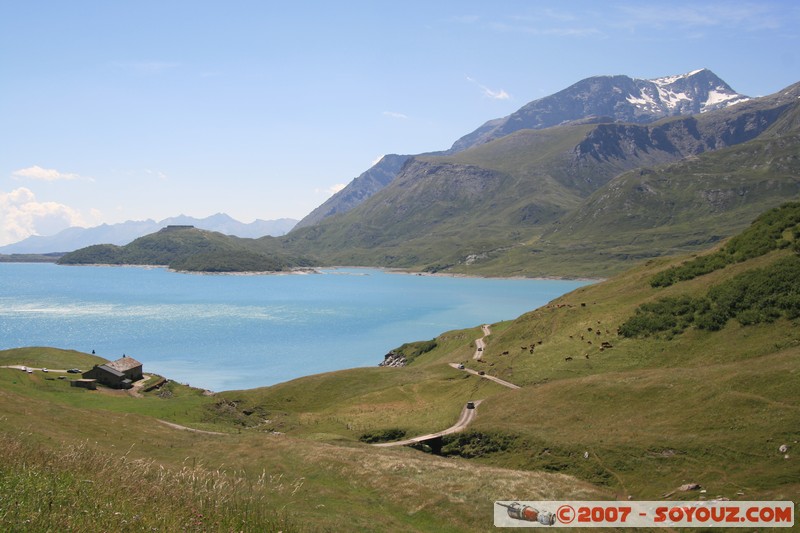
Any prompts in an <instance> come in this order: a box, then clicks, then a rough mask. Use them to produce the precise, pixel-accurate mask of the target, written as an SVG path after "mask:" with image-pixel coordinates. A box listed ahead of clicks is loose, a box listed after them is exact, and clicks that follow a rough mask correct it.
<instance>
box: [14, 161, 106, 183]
mask: <svg viewBox="0 0 800 533" xmlns="http://www.w3.org/2000/svg"><path fill="white" fill-rule="evenodd" d="M11 176H13V177H14V178H16V179H20V178H27V179H32V180H41V181H59V180H79V179H83V180H89V181H94V180H93V179H92V178H84V177H82V176H80V175H78V174H72V173H68V172H60V171H58V170H56V169H54V168H42V167H40V166H39V165H33V166H32V167H28V168H21V169H19V170H15V171H14V172H12V173H11Z"/></svg>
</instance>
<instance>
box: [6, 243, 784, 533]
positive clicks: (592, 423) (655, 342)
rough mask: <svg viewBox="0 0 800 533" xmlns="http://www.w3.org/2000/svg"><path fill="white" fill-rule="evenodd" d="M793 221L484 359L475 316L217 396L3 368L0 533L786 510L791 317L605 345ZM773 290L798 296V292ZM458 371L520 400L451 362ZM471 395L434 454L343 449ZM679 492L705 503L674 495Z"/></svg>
mask: <svg viewBox="0 0 800 533" xmlns="http://www.w3.org/2000/svg"><path fill="white" fill-rule="evenodd" d="M793 231H794V230H793ZM793 231H788V230H787V231H784V232H783V233H781V234H780V239H781V241H783V240H786V239H788V241H787V243H784V244H781V245H780V246H778V247H776V248H775V249H772V251H765V252H764V253H763V254H762V255H758V256H755V257H751V258H750V259H747V260H746V261H742V262H738V263H732V264H728V265H727V266H725V267H724V268H721V269H718V270H715V271H713V272H711V273H708V274H705V275H700V276H697V277H695V278H693V279H689V280H685V281H680V282H677V283H674V284H672V285H670V286H669V287H661V288H657V287H653V285H652V283H651V281H652V280H653V279H654V276H655V275H656V274H658V273H659V272H662V271H664V270H665V269H667V268H669V267H671V266H675V265H679V264H682V263H683V262H685V261H687V260H689V259H691V258H683V259H673V260H667V259H656V260H651V261H648V262H646V263H644V264H641V265H640V266H638V267H636V268H634V269H633V270H630V271H629V272H627V273H626V274H624V275H622V276H617V277H614V278H612V279H609V280H607V281H605V282H602V283H597V284H594V285H590V286H585V287H582V288H580V289H578V290H576V291H574V292H572V293H570V294H567V295H564V296H563V297H561V298H558V299H556V300H554V301H552V302H550V303H549V304H547V305H546V306H543V307H542V308H539V309H536V310H533V311H531V312H529V313H526V314H524V315H522V316H520V317H519V318H517V319H515V320H512V321H507V322H502V323H497V324H492V325H491V330H492V334H491V335H490V336H489V337H487V338H486V339H485V341H486V348H485V350H484V352H483V358H482V361H477V360H474V359H473V358H472V354H473V353H474V351H475V349H476V344H475V340H476V339H478V338H480V337H483V332H482V331H481V328H480V327H478V326H476V327H475V328H470V329H465V330H460V331H450V332H446V333H443V334H441V335H440V336H439V337H437V338H436V339H435V345H436V346H435V347H434V348H433V349H432V350H430V351H427V352H425V353H421V354H420V355H418V356H417V357H416V358H415V359H414V361H413V362H412V363H411V364H410V365H409V366H407V367H404V368H363V369H353V370H345V371H340V372H331V373H327V374H320V375H315V376H309V377H305V378H301V379H297V380H293V381H290V382H287V383H282V384H279V385H275V386H272V387H267V388H260V389H252V390H245V391H228V392H223V393H218V394H216V395H214V396H207V395H204V394H203V393H202V391H199V390H196V389H192V388H189V387H187V386H183V385H179V384H175V383H170V384H168V385H167V386H166V387H165V388H162V389H161V390H157V391H153V392H150V393H146V394H145V395H144V397H141V398H136V397H132V396H130V395H128V394H127V393H125V392H118V391H108V390H103V389H100V390H97V391H87V390H83V389H77V388H72V387H70V386H69V383H68V379H65V380H60V379H58V378H57V376H55V375H54V374H53V373H49V374H44V373H42V372H39V371H35V372H34V373H33V374H27V373H24V372H21V371H19V370H14V369H0V425H1V427H2V430H3V431H2V439H3V442H2V446H1V448H2V452H0V453H2V454H4V455H3V456H2V457H0V469H2V478H0V479H1V480H0V527H1V528H2V529H4V530H21V531H26V530H30V531H40V530H65V529H69V528H73V529H75V530H85V529H97V528H99V529H105V530H112V529H113V530H120V531H124V530H128V531H141V530H151V528H156V529H158V530H169V531H172V530H187V531H192V530H196V531H229V530H237V531H238V530H242V531H269V530H276V531H277V530H281V531H293V530H299V531H340V530H342V528H346V529H347V530H351V531H485V530H487V529H490V528H491V517H492V502H493V501H494V500H509V499H522V500H544V499H584V500H592V499H628V498H634V499H637V500H658V499H666V498H669V499H692V500H694V499H712V498H716V497H725V498H730V499H732V500H737V499H738V500H792V501H795V502H796V501H798V500H800V462H798V459H797V456H796V453H797V450H798V449H800V448H798V446H800V445H799V444H798V442H799V441H800V379H798V372H800V327H798V326H800V319H798V318H790V317H789V315H787V316H781V315H780V313H778V314H774V313H773V314H772V315H770V316H771V317H772V318H770V320H768V321H765V322H761V323H756V324H750V325H744V323H743V322H740V321H738V320H737V319H735V318H733V319H731V320H728V322H727V323H725V324H724V326H723V327H721V329H719V330H718V331H714V330H706V329H698V328H694V327H692V328H689V329H687V330H686V331H683V332H682V333H681V332H671V333H669V334H663V335H651V336H641V337H625V336H622V335H620V334H618V330H619V328H620V326H621V325H622V324H623V323H625V322H626V321H627V320H628V319H629V318H630V317H631V316H633V315H634V313H635V311H636V309H637V308H639V306H641V305H642V304H644V303H647V302H653V301H657V300H658V299H660V298H664V297H668V296H669V297H678V296H682V295H683V296H691V297H693V298H699V297H702V296H703V295H704V294H706V293H707V292H708V291H709V288H711V287H715V286H719V285H720V284H722V283H725V282H726V280H731V279H733V278H735V277H736V276H738V275H740V274H742V273H745V272H752V271H754V270H755V269H762V268H768V267H769V266H770V265H773V264H775V263H776V262H777V261H783V260H786V259H791V258H793V257H795V256H796V254H797V252H796V251H795V250H794V248H795V246H794V245H795V244H796V242H795V240H796V238H797V237H796V235H797V232H794V233H793ZM789 292H790V293H791V294H795V295H796V294H800V280H797V283H796V284H794V285H792V286H791V288H790V290H789ZM791 294H790V295H789V296H791ZM97 361H98V358H95V357H92V356H89V355H86V354H80V353H78V352H71V351H64V350H58V349H54V348H26V349H19V350H7V351H3V352H0V365H11V364H16V365H19V364H24V365H28V366H31V367H41V366H46V367H50V368H70V367H79V368H88V367H89V366H90V365H91V364H94V363H96V362H97ZM461 362H463V363H465V365H466V366H467V367H468V368H470V369H473V370H481V371H484V372H485V373H487V374H489V375H495V376H498V377H501V378H503V379H506V380H508V381H511V382H512V383H516V384H517V385H520V386H521V387H522V388H521V389H518V390H510V389H507V388H505V387H502V386H500V385H498V384H495V383H493V382H490V381H488V380H486V379H483V378H481V377H479V376H476V375H472V374H468V373H466V372H463V371H460V370H457V369H455V368H452V367H451V366H450V365H449V363H461ZM478 399H481V400H484V401H483V403H481V405H480V407H479V410H478V416H477V418H476V420H475V422H474V423H473V424H472V425H471V426H470V427H469V428H468V430H467V431H466V432H464V433H461V434H457V435H453V436H449V437H445V439H444V446H443V448H442V456H437V455H433V454H430V453H423V452H420V451H417V450H414V449H410V448H401V449H388V448H375V447H372V446H370V445H367V444H364V443H362V442H360V440H359V439H360V438H361V437H363V436H364V435H365V434H382V433H388V432H394V431H398V432H399V434H404V435H407V436H413V435H417V434H424V433H428V432H433V431H439V430H442V429H444V428H446V427H449V426H450V425H452V424H453V423H454V422H455V420H456V419H457V417H458V415H459V413H460V411H461V409H462V407H463V406H464V404H465V402H467V401H470V400H478ZM159 420H165V421H169V422H172V423H176V424H180V425H183V426H188V427H190V428H195V429H200V430H205V431H207V432H214V433H202V432H192V431H186V430H181V429H176V428H174V427H169V426H167V425H165V424H163V423H161V422H159ZM782 445H786V446H788V448H789V451H788V452H780V451H779V447H781V446H782ZM687 483H697V484H699V485H700V486H701V491H693V492H679V491H676V489H677V488H678V487H680V486H681V485H683V484H687ZM117 513H118V514H117ZM90 524H91V527H90Z"/></svg>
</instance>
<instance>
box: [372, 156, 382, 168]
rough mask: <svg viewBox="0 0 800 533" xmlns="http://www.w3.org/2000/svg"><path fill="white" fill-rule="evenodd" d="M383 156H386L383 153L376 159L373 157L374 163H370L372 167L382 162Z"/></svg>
mask: <svg viewBox="0 0 800 533" xmlns="http://www.w3.org/2000/svg"><path fill="white" fill-rule="evenodd" d="M383 158H384V156H382V155H379V156H378V157H376V158H375V159H373V160H372V164H371V165H370V167H374V166H375V165H377V164H378V163H380V162H381V159H383Z"/></svg>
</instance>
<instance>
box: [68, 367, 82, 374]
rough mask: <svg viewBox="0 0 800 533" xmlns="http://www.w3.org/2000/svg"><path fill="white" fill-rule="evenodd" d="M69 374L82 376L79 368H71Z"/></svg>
mask: <svg viewBox="0 0 800 533" xmlns="http://www.w3.org/2000/svg"><path fill="white" fill-rule="evenodd" d="M67 373H68V374H80V373H81V371H80V369H78V368H70V369H69V370H67Z"/></svg>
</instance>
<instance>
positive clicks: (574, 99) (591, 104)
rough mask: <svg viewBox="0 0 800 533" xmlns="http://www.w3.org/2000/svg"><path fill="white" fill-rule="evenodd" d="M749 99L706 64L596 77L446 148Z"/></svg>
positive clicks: (370, 190)
mask: <svg viewBox="0 0 800 533" xmlns="http://www.w3.org/2000/svg"><path fill="white" fill-rule="evenodd" d="M747 100H749V97H748V96H745V95H742V94H739V93H737V92H736V91H734V90H733V89H732V88H731V87H730V86H729V85H728V84H727V83H726V82H725V81H723V80H722V79H720V78H719V77H718V76H717V75H716V74H714V73H713V72H712V71H710V70H708V69H705V68H704V69H699V70H694V71H692V72H689V73H687V74H681V75H675V76H664V77H661V78H655V79H651V80H643V79H636V78H631V77H629V76H623V75H616V76H594V77H590V78H586V79H584V80H581V81H579V82H577V83H575V84H573V85H571V86H570V87H568V88H566V89H564V90H562V91H559V92H557V93H555V94H553V95H550V96H546V97H544V98H540V99H538V100H534V101H532V102H529V103H528V104H525V105H524V106H522V107H521V108H520V109H518V110H517V111H515V112H514V113H512V114H511V115H508V116H506V117H502V118H497V119H493V120H489V121H488V122H486V123H484V124H483V125H482V126H480V127H479V128H478V129H476V130H475V131H473V132H471V133H468V134H467V135H464V136H463V137H461V138H460V139H458V140H457V141H455V143H454V144H453V145H452V147H451V148H450V149H449V150H446V151H444V152H439V153H437V154H450V155H452V154H456V153H458V152H463V151H464V150H467V149H469V148H472V147H475V146H478V145H481V144H486V143H488V142H490V141H493V140H497V139H500V138H502V137H505V136H507V135H511V134H513V133H515V132H517V131H520V130H541V129H545V128H550V127H553V126H559V125H564V124H568V123H584V124H588V123H601V122H607V123H610V122H624V123H633V124H647V123H651V122H654V121H656V120H659V119H662V118H665V117H669V116H677V115H693V114H699V113H706V112H708V111H713V110H716V109H722V108H725V107H729V106H732V105H734V104H737V103H741V102H744V101H747ZM425 155H436V154H416V155H413V156H408V155H405V156H398V155H390V156H386V157H384V158H383V159H382V160H381V161H380V162H378V163H377V164H375V165H374V166H373V167H372V168H370V169H368V170H367V171H365V172H364V173H363V174H361V175H360V176H359V177H358V178H355V179H354V180H352V181H351V182H350V183H349V184H348V185H347V187H345V188H344V189H343V190H341V191H339V192H338V193H336V194H334V195H333V196H332V197H330V198H329V199H328V200H327V201H326V202H325V203H323V204H322V205H321V206H319V207H318V208H316V209H315V210H314V211H312V213H311V214H309V215H308V216H307V217H305V218H304V219H303V220H301V221H300V222H299V223H298V224H297V225H296V226H295V228H294V229H293V231H296V230H299V229H302V228H305V227H308V226H312V225H315V224H318V223H319V222H321V221H322V220H324V219H326V218H328V217H331V216H334V215H341V214H344V213H346V212H348V211H350V210H351V209H353V208H355V207H356V206H358V205H360V204H361V203H362V202H364V201H366V200H367V199H368V198H370V197H371V196H372V195H374V194H375V193H377V192H378V191H379V190H381V189H382V188H383V187H385V186H386V185H388V184H389V183H391V182H392V181H393V180H394V178H396V177H397V175H398V174H399V173H400V170H401V169H402V168H403V165H405V164H406V163H408V162H409V161H410V160H411V159H414V158H417V157H422V156H425Z"/></svg>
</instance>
